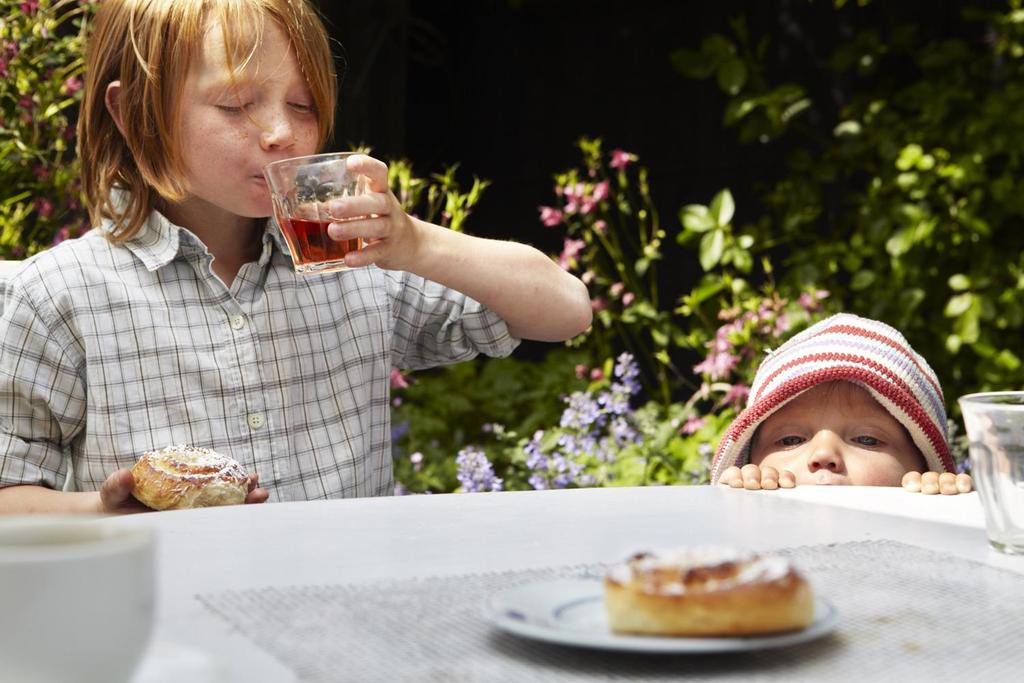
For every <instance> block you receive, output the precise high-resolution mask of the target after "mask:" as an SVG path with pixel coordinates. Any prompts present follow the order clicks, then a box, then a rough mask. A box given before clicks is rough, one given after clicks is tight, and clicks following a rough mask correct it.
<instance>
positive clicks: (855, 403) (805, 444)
mask: <svg viewBox="0 0 1024 683" xmlns="http://www.w3.org/2000/svg"><path fill="white" fill-rule="evenodd" d="M750 462H752V463H753V464H755V465H762V466H764V465H770V466H772V467H774V468H776V469H778V470H779V471H782V470H789V471H790V472H792V473H793V474H794V475H795V476H796V483H797V484H832V485H844V484H845V485H860V486H898V485H899V484H900V479H901V478H902V477H903V475H904V474H905V473H906V472H908V471H910V470H926V469H927V467H926V466H925V463H924V458H923V457H922V456H921V454H920V452H919V451H918V450H917V447H916V446H914V444H913V442H912V441H911V439H910V435H909V434H908V433H907V431H906V430H905V429H904V428H903V425H901V424H900V423H899V422H897V421H896V418H894V417H893V416H892V415H890V414H889V412H888V411H887V410H886V409H885V408H883V407H882V406H881V405H879V404H878V402H877V401H875V399H874V398H872V396H871V394H869V393H868V392H867V391H866V390H865V389H863V388H862V387H859V386H857V385H855V384H851V383H849V382H830V383H826V384H819V385H818V386H816V387H814V388H812V389H809V390H808V391H806V392H804V393H803V394H801V395H800V396H798V397H797V398H795V399H793V400H792V401H790V402H789V403H787V404H786V405H785V406H783V407H782V408H780V409H779V410H778V411H777V412H775V413H774V414H773V415H772V416H771V417H769V418H768V419H767V420H765V421H764V423H763V424H762V425H761V427H760V429H759V430H758V432H757V435H756V438H755V441H754V443H753V445H752V447H751V453H750Z"/></svg>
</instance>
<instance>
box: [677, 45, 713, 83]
mask: <svg viewBox="0 0 1024 683" xmlns="http://www.w3.org/2000/svg"><path fill="white" fill-rule="evenodd" d="M669 59H670V60H671V62H672V68H673V69H675V70H676V71H678V72H679V73H681V74H682V75H684V76H686V77H687V78H707V77H708V76H710V75H711V74H713V73H715V67H716V66H717V65H718V60H717V59H715V58H709V57H708V56H707V55H705V54H704V53H703V52H694V51H693V50H683V49H679V50H674V51H673V52H672V55H671V56H670V58H669Z"/></svg>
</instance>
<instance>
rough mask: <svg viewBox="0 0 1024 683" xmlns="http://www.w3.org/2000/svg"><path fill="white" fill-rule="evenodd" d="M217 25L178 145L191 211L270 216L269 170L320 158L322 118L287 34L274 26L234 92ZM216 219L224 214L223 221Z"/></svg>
mask: <svg viewBox="0 0 1024 683" xmlns="http://www.w3.org/2000/svg"><path fill="white" fill-rule="evenodd" d="M228 75H229V71H228V67H227V64H226V61H225V55H224V38H223V35H222V33H221V31H220V28H219V26H217V25H214V26H212V27H211V28H210V30H209V31H207V34H206V39H205V40H204V43H203V49H202V54H201V56H200V58H198V59H197V60H196V63H195V64H193V65H192V68H191V69H190V71H189V76H188V78H187V80H186V83H185V86H184V93H183V96H182V103H181V107H182V109H181V129H180V132H179V139H180V141H181V145H182V152H183V155H184V160H185V163H186V167H187V169H188V176H187V178H188V186H189V191H190V197H189V199H188V200H187V202H186V203H188V204H190V205H191V206H190V208H191V209H193V210H194V209H196V208H200V209H205V210H206V212H207V213H208V214H209V216H210V219H211V220H217V219H218V218H220V219H223V214H229V215H233V216H239V217H246V218H260V217H263V216H269V215H270V214H271V211H272V206H271V202H270V193H269V190H268V189H267V185H266V182H265V180H264V179H263V167H264V166H265V165H266V164H268V163H270V162H272V161H277V160H279V159H285V158H288V157H294V156H302V155H305V154H313V153H315V152H316V146H317V137H318V133H319V129H318V127H317V112H316V111H315V110H314V105H313V97H312V95H311V94H310V92H309V88H308V87H307V86H306V81H305V79H304V78H303V77H302V72H301V70H300V68H299V64H298V60H297V59H296V57H295V54H294V52H293V51H292V49H291V47H290V45H289V43H288V41H287V38H286V36H285V34H284V32H283V31H282V30H281V28H280V27H278V26H277V25H276V24H274V23H273V22H268V24H267V27H266V31H265V32H264V37H263V42H262V44H261V45H260V46H259V47H258V48H257V50H256V54H255V55H254V58H253V60H252V61H251V62H250V63H249V64H248V65H247V67H246V69H245V71H244V72H243V73H242V74H241V76H240V77H238V78H237V79H236V81H237V84H238V87H237V88H233V87H231V81H230V80H229V78H228ZM218 214H221V215H220V216H218Z"/></svg>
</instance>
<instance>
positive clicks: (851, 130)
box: [832, 121, 861, 138]
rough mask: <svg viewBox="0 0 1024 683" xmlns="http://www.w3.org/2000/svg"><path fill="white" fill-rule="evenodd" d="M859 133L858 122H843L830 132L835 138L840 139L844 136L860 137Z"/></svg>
mask: <svg viewBox="0 0 1024 683" xmlns="http://www.w3.org/2000/svg"><path fill="white" fill-rule="evenodd" d="M860 133H861V127H860V122H859V121H843V122H841V123H840V124H839V125H837V126H836V127H835V128H834V129H833V130H832V134H833V135H835V136H836V137H837V138H841V137H843V136H844V135H851V136H852V135H860Z"/></svg>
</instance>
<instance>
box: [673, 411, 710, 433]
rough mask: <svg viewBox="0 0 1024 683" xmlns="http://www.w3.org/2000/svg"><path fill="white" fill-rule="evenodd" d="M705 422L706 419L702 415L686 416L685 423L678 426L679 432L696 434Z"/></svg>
mask: <svg viewBox="0 0 1024 683" xmlns="http://www.w3.org/2000/svg"><path fill="white" fill-rule="evenodd" d="M705 424H707V420H705V419H704V418H703V417H698V416H697V415H691V416H690V417H688V418H686V423H685V424H684V425H683V426H682V427H680V428H679V433H680V434H686V435H689V434H696V433H697V432H699V431H700V430H701V428H703V427H704V425H705Z"/></svg>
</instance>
